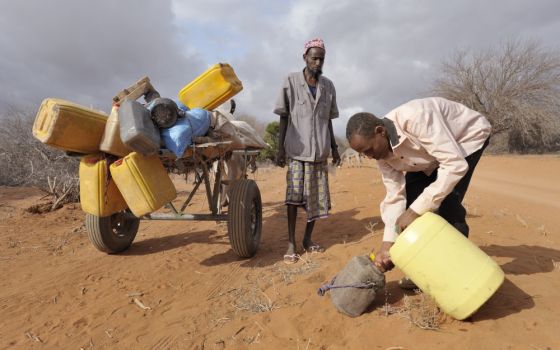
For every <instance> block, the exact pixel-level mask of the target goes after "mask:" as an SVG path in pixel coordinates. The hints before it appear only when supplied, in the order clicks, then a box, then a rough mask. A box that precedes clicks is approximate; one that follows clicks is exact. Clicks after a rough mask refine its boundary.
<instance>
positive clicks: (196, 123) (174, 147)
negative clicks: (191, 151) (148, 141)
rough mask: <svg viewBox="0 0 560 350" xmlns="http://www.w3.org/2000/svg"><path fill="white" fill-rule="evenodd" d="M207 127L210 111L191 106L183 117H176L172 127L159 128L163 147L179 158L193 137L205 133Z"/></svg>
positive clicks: (208, 126) (208, 125)
mask: <svg viewBox="0 0 560 350" xmlns="http://www.w3.org/2000/svg"><path fill="white" fill-rule="evenodd" d="M208 128H210V113H209V112H208V111H206V110H204V109H200V108H193V109H191V110H189V111H186V112H185V117H184V118H179V119H177V122H176V123H175V125H173V126H172V127H170V128H167V129H161V138H162V139H163V142H164V144H165V147H166V148H167V149H168V150H170V151H171V152H173V153H174V154H175V155H176V156H177V158H180V157H182V156H183V153H185V150H186V149H187V147H188V146H190V145H191V144H192V143H193V137H197V136H203V135H206V133H207V132H208Z"/></svg>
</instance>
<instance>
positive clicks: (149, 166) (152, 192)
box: [110, 152, 177, 217]
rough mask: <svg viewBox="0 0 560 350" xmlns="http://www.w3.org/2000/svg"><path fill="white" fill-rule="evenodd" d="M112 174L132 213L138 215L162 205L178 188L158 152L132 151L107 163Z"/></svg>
mask: <svg viewBox="0 0 560 350" xmlns="http://www.w3.org/2000/svg"><path fill="white" fill-rule="evenodd" d="M110 170H111V175H112V176H113V179H114V180H115V183H116V184H117V187H118V188H119V190H120V192H121V193H122V195H123V197H124V199H125V200H126V203H127V204H128V207H129V208H130V210H131V211H132V213H133V214H134V215H136V216H138V217H140V216H142V215H146V214H149V213H151V212H154V211H156V210H158V209H159V208H161V207H162V206H163V205H164V204H165V203H168V202H170V201H172V200H173V199H175V197H177V191H176V190H175V186H174V185H173V182H172V181H171V179H170V178H169V175H168V174H167V171H166V170H165V168H164V166H163V164H162V163H161V160H160V159H159V157H158V156H157V155H152V156H143V155H141V154H140V153H137V152H132V153H130V154H128V155H127V156H126V157H124V158H122V159H119V160H117V161H116V162H114V163H113V164H111V166H110Z"/></svg>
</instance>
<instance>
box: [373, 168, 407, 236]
mask: <svg viewBox="0 0 560 350" xmlns="http://www.w3.org/2000/svg"><path fill="white" fill-rule="evenodd" d="M377 166H378V168H379V170H380V171H381V178H382V180H383V184H384V185H385V190H386V194H385V198H384V199H383V201H382V202H381V205H380V210H381V219H382V220H383V223H384V224H385V229H384V231H383V241H386V242H394V241H395V240H396V239H397V234H398V232H397V230H396V222H397V219H398V218H399V216H400V215H401V214H402V213H404V211H405V209H406V190H405V184H406V182H405V177H404V173H403V172H402V171H398V170H395V169H393V167H391V166H390V165H389V164H387V163H386V162H384V161H383V160H379V161H377Z"/></svg>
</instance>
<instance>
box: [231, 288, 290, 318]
mask: <svg viewBox="0 0 560 350" xmlns="http://www.w3.org/2000/svg"><path fill="white" fill-rule="evenodd" d="M232 295H233V297H234V300H233V302H232V304H233V306H234V307H235V308H236V309H238V310H242V311H249V312H253V313H260V312H270V311H272V310H274V309H278V308H279V306H277V305H276V303H275V302H274V301H272V300H271V299H270V298H269V297H268V295H267V294H266V293H265V292H263V291H262V290H260V289H259V288H258V287H257V286H256V285H254V286H252V287H251V288H240V289H236V290H235V291H234V292H233V293H232Z"/></svg>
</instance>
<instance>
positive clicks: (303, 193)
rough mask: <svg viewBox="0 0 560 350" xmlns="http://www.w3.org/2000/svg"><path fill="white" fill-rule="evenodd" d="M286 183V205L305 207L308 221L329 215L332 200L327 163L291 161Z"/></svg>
mask: <svg viewBox="0 0 560 350" xmlns="http://www.w3.org/2000/svg"><path fill="white" fill-rule="evenodd" d="M286 182H287V186H286V204H293V205H300V206H303V207H304V208H305V211H306V212H307V221H313V220H315V219H318V218H325V217H327V216H328V215H329V209H330V208H331V198H330V194H329V175H328V168H327V161H324V162H319V163H313V162H303V161H300V160H295V159H290V160H289V162H288V172H287V174H286Z"/></svg>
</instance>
